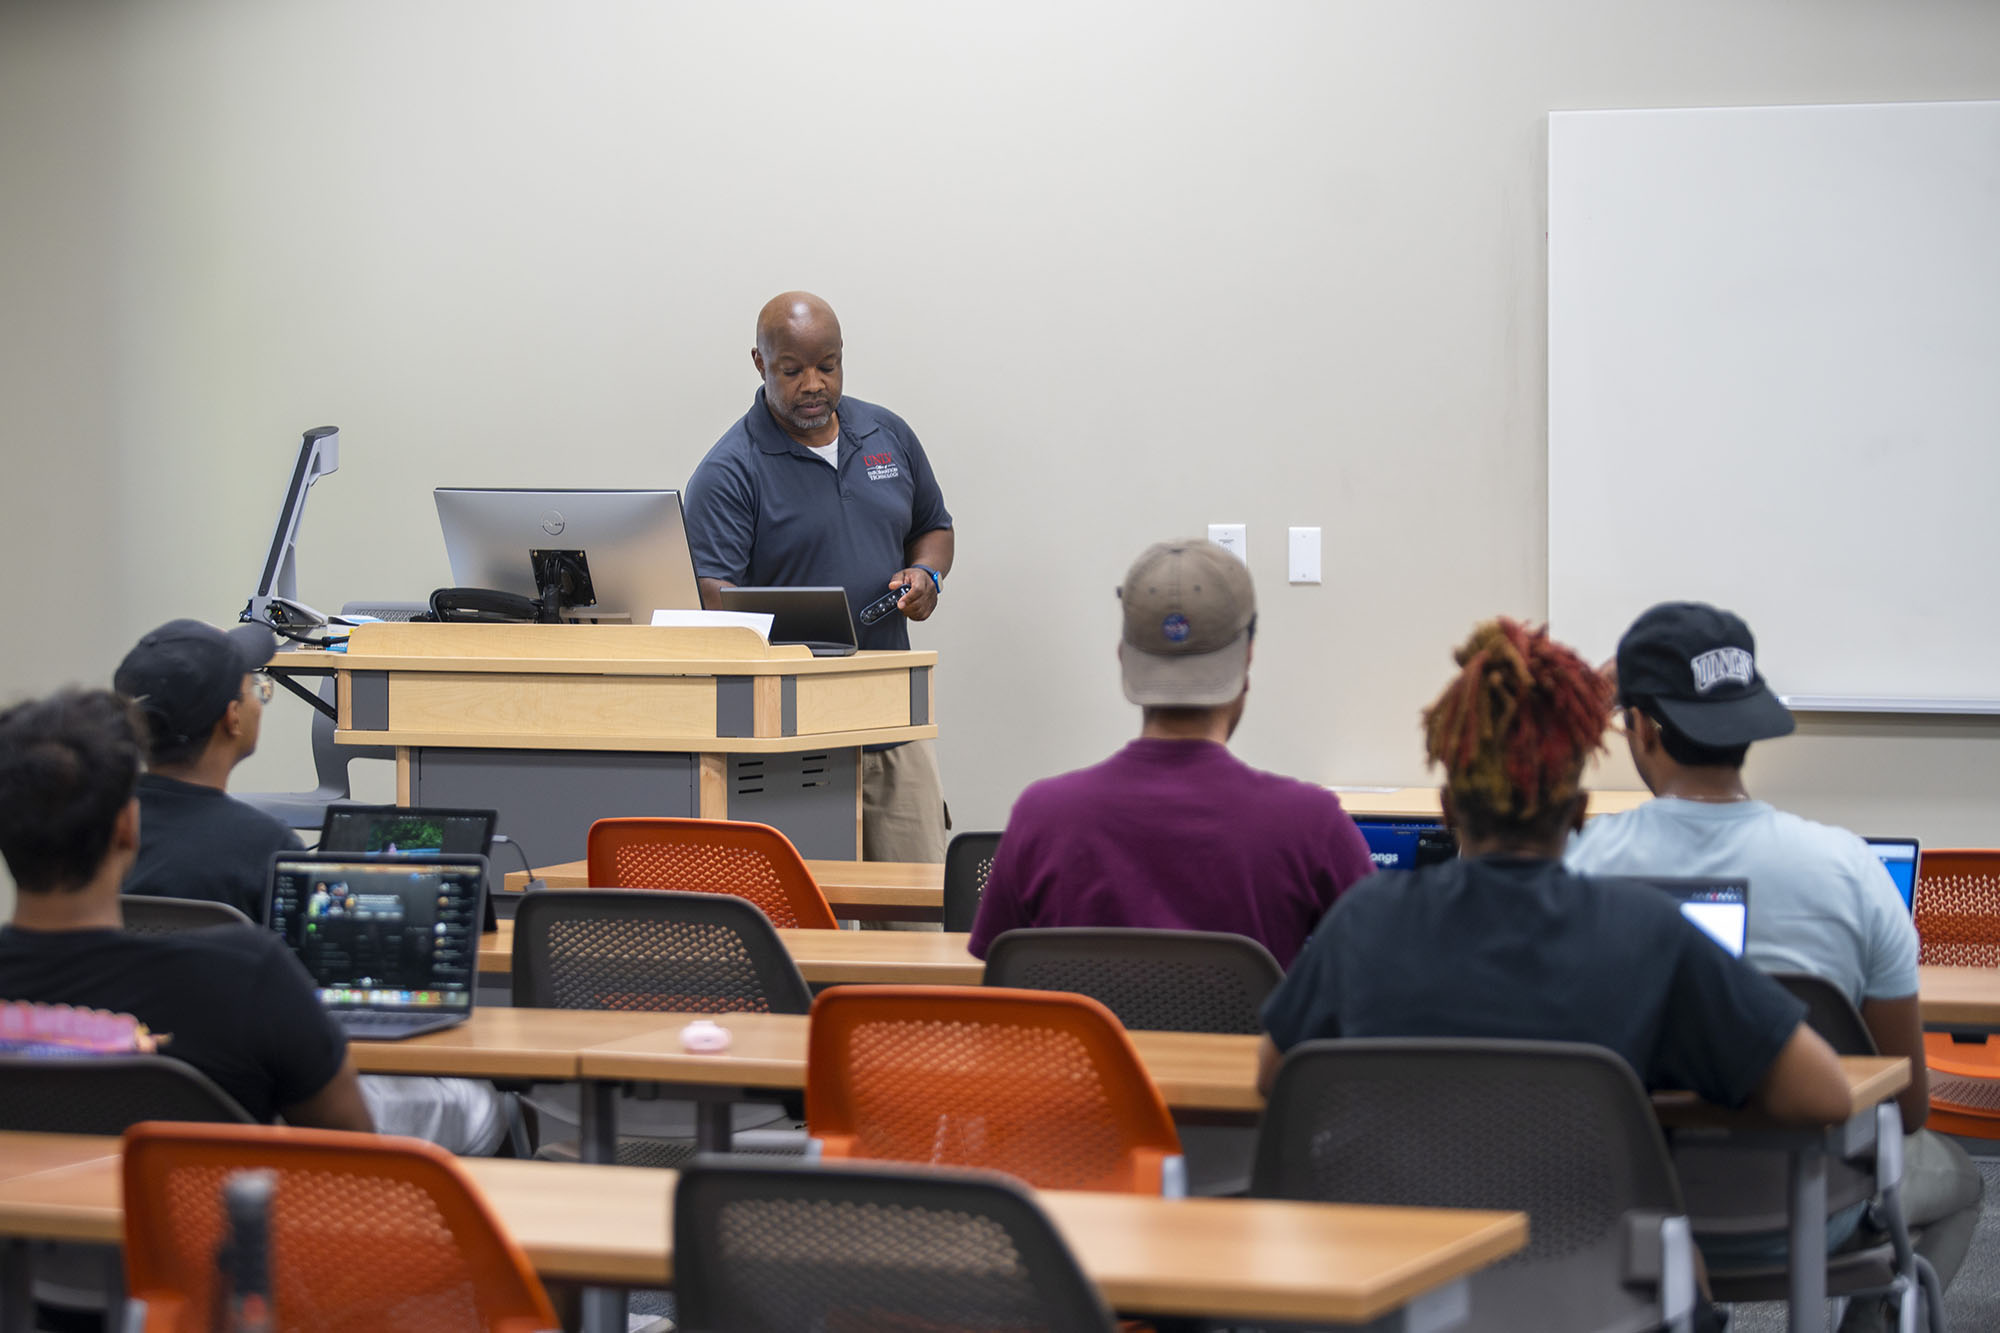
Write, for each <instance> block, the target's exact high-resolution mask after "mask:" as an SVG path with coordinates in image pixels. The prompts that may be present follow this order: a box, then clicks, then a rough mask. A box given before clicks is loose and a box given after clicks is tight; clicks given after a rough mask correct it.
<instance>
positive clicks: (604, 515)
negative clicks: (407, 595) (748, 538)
mask: <svg viewBox="0 0 2000 1333" xmlns="http://www.w3.org/2000/svg"><path fill="white" fill-rule="evenodd" d="M434 494H435V496H436V499H437V511H438V523H439V524H440V525H441V526H442V527H443V528H444V549H445V554H446V555H447V556H448V557H450V559H451V577H452V581H453V582H454V583H456V584H458V585H459V586H460V587H466V588H497V589H499V590H500V591H501V592H511V593H519V594H520V595H521V596H523V597H536V596H539V595H540V594H541V592H542V589H543V587H544V584H543V582H542V579H543V578H545V577H547V571H548V569H549V567H550V564H551V562H552V561H555V562H563V563H564V564H565V566H566V567H567V568H568V570H569V572H570V576H571V585H572V586H571V593H570V594H566V595H565V597H564V602H565V606H564V610H563V615H564V617H565V618H566V619H571V620H608V621H617V622H621V623H622V622H630V623H632V624H635V625H645V624H649V623H651V621H652V619H653V612H655V611H693V610H698V609H699V608H700V606H701V594H700V592H699V591H698V590H697V589H696V587H695V581H694V558H693V557H692V556H691V555H690V554H689V553H688V541H687V528H686V525H685V524H684V522H683V521H682V518H681V495H680V492H679V491H594V490H551V491H539V490H533V491H531V490H501V489H493V488H479V487H460V486H440V487H438V488H437V490H436V491H435V492H434ZM578 573H582V574H586V575H587V576H588V578H587V581H585V582H582V583H581V584H577V583H576V581H575V578H574V576H575V575H576V574H578Z"/></svg>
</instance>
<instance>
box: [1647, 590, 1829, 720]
mask: <svg viewBox="0 0 2000 1333" xmlns="http://www.w3.org/2000/svg"><path fill="white" fill-rule="evenodd" d="M1618 702H1619V703H1620V704H1623V705H1625V706H1626V707H1629V708H1637V709H1638V710H1639V711H1640V712H1642V713H1647V714H1649V715H1651V716H1652V717H1654V718H1655V719H1657V720H1659V721H1663V722H1666V723H1668V724H1669V725H1670V726H1672V727H1673V728H1674V730H1676V731H1678V732H1680V733H1681V734H1682V735H1683V736H1686V737H1687V738H1688V739H1689V740H1691V741H1693V742H1694V743H1695V744H1697V745H1705V746H1708V747H1710V748H1711V749H1717V750H1727V749H1733V748H1734V747H1736V746H1738V745H1748V744H1750V743H1751V742H1752V741H1765V740H1770V739H1771V738H1773V737H1775V736H1789V735H1791V734H1792V729H1793V727H1794V726H1796V725H1797V724H1796V723H1794V722H1793V721H1792V714H1791V711H1790V710H1789V709H1787V708H1786V707H1785V706H1784V705H1783V704H1782V703H1779V702H1778V696H1776V695H1775V694H1772V693H1771V687H1770V686H1769V685H1766V684H1765V683H1764V678H1763V676H1761V675H1759V674H1758V672H1757V641H1756V640H1755V639H1754V638H1752V637H1751V635H1750V627H1749V626H1748V625H1746V624H1744V623H1743V621H1742V620H1741V619H1739V618H1738V617H1736V616H1733V615H1731V614H1730V613H1729V612H1727V611H1723V610H1719V609H1717V608H1716V607H1713V606H1708V605H1706V604H1705V603H1702V602H1662V603H1661V604H1660V605H1658V606H1656V607H1654V608H1653V609H1652V610H1650V611H1648V612H1646V613H1645V614H1644V615H1642V616H1640V617H1639V618H1638V619H1637V620H1635V621H1633V622H1632V628H1630V629H1628V630H1626V631H1625V637H1624V638H1622V639H1620V640H1619V641H1618Z"/></svg>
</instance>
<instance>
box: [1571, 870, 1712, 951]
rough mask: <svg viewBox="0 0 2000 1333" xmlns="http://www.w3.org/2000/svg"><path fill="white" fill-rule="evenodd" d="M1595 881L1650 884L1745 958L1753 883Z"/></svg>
mask: <svg viewBox="0 0 2000 1333" xmlns="http://www.w3.org/2000/svg"><path fill="white" fill-rule="evenodd" d="M1590 878H1592V879H1595V880H1623V881H1624V882H1625V883H1628V884H1650V885H1651V886H1652V887H1654V888H1656V889H1658V890H1660V892H1662V893H1665V894H1668V895H1671V896H1672V898H1673V899H1674V901H1676V902H1678V903H1679V904H1680V905H1681V915H1682V916H1684V917H1686V918H1687V919H1688V920H1690V921H1692V922H1694V924H1695V925H1697V926H1699V927H1701V930H1702V932H1703V933H1704V934H1706V935H1707V936H1708V937H1709V938H1710V939H1712V940H1714V941H1715V942H1716V943H1717V944H1720V945H1721V946H1722V947H1723V948H1725V949H1727V950H1728V951H1729V952H1730V953H1731V954H1732V955H1733V956H1735V957H1737V958H1741V957H1742V956H1743V946H1744V943H1745V942H1746V941H1747V940H1748V938H1749V934H1750V881H1749V880H1747V879H1697V878H1678V877H1675V876H1672V875H1592V876H1591V877H1590Z"/></svg>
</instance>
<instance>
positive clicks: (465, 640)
mask: <svg viewBox="0 0 2000 1333" xmlns="http://www.w3.org/2000/svg"><path fill="white" fill-rule="evenodd" d="M936 665H937V654H936V653H935V652H932V651H917V650H897V651H877V650H869V651H863V652H858V653H854V654H852V655H850V656H847V657H814V656H813V655H812V650H811V649H809V648H807V647H805V646H804V645H802V644H767V643H765V642H764V640H763V639H761V638H759V637H758V635H757V634H756V632H755V631H754V630H748V629H743V628H741V627H737V626H718V627H714V628H694V627H680V626H664V625H434V624H433V625H426V624H416V623H412V622H403V621H380V622H376V623H372V624H364V625H357V626H356V627H355V629H354V632H353V634H352V635H351V636H350V637H349V639H348V648H347V650H345V651H343V652H337V653H329V652H324V651H322V650H320V649H316V648H303V649H288V650H286V651H285V652H282V653H279V654H278V655H277V656H276V657H275V658H273V659H272V662H271V670H273V671H287V670H289V671H297V672H299V673H301V674H306V673H318V674H324V673H326V672H328V671H449V672H505V673H509V674H514V675H535V674H563V675H568V674H581V675H601V676H625V675H644V676H759V675H786V676H800V675H808V676H815V675H839V674H846V673H852V672H856V671H899V670H908V669H909V668H911V667H934V666H936Z"/></svg>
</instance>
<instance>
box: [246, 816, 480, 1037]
mask: <svg viewBox="0 0 2000 1333" xmlns="http://www.w3.org/2000/svg"><path fill="white" fill-rule="evenodd" d="M485 896H486V858H485V857H483V856H447V855H444V854H442V853H438V852H397V853H395V854H393V855H390V854H379V855H375V856H355V855H353V854H351V853H340V852H280V853H278V855H277V856H276V857H274V858H273V859H272V862H271V898H270V902H269V904H268V906H267V912H268V917H267V919H268V920H269V921H270V923H271V929H272V930H274V931H276V932H277V933H278V936H279V938H281V939H282V940H284V942H285V943H286V944H287V945H289V946H290V947H291V950H292V952H293V953H294V954H296V955H298V959H299V961H300V962H301V963H303V964H304V965H305V969H306V972H307V974H308V975H310V976H311V977H312V982H313V988H314V990H315V992H316V993H317V994H318V996H319V1002H320V1005H321V1007H323V1008H324V1009H325V1010H326V1011H327V1012H328V1013H329V1014H331V1015H333V1020H334V1021H335V1022H336V1023H338V1024H340V1025H341V1027H342V1028H344V1029H345V1030H346V1032H347V1035H348V1036H350V1037H359V1038H365V1039H369V1040H394V1039H397V1038H401V1037H414V1036H417V1035H419V1034H421V1033H425V1032H435V1031H437V1030H438V1029H440V1028H448V1027H452V1026H455V1025H456V1024H459V1023H463V1022H464V1021H465V1020H466V1019H467V1018H468V1017H470V1016H471V1014H472V1003H473V999H474V996H475V994H476V992H477V990H478V971H479V920H480V915H481V912H482V911H483V910H484V907H485Z"/></svg>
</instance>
